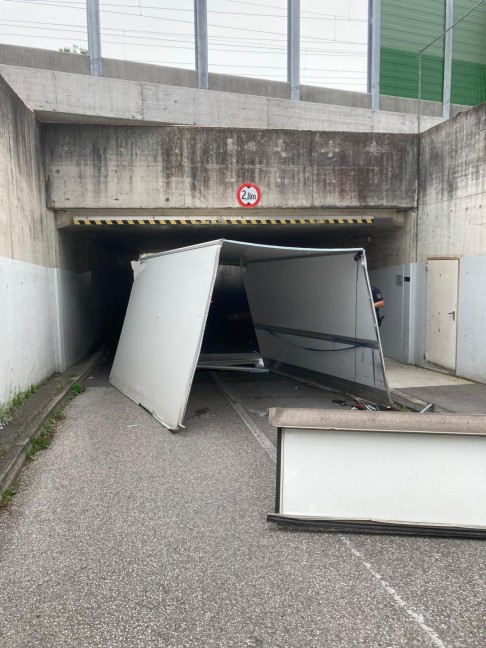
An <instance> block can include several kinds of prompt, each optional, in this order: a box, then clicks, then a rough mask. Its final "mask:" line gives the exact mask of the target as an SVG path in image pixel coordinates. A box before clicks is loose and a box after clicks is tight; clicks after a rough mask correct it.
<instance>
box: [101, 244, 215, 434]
mask: <svg viewBox="0 0 486 648" xmlns="http://www.w3.org/2000/svg"><path fill="white" fill-rule="evenodd" d="M220 250H221V242H220V241H216V242H215V243H213V244H211V245H205V246H199V247H195V248H191V249H186V250H185V251H184V253H183V254H181V253H171V254H162V255H160V256H154V257H151V258H149V259H147V260H146V261H145V262H144V263H143V264H142V269H141V270H140V271H139V273H138V274H137V277H136V279H135V282H134V284H133V289H132V293H131V296H130V302H129V304H128V310H127V314H126V316H125V322H124V324H123V330H122V334H121V337H120V341H119V343H118V348H117V352H116V356H115V361H114V363H113V368H112V371H111V375H110V382H111V383H112V384H113V385H114V386H115V387H117V388H118V389H119V390H120V391H122V392H123V393H124V394H126V395H127V396H129V397H130V398H131V399H132V400H134V401H135V402H136V403H138V404H140V405H142V406H143V407H145V408H146V409H148V410H149V412H151V414H153V416H155V418H156V419H157V420H159V421H160V422H161V423H162V424H163V425H165V426H166V427H168V428H170V429H177V428H178V427H180V425H181V423H182V420H183V418H184V412H185V409H186V405H187V399H188V397H189V392H190V389H191V385H192V379H193V376H194V371H195V369H196V364H197V359H198V357H199V353H200V350H201V342H202V336H203V333H204V327H205V325H206V319H207V315H208V309H209V304H210V301H211V294H212V291H213V286H214V281H215V277H216V270H217V267H218V258H219V254H220Z"/></svg>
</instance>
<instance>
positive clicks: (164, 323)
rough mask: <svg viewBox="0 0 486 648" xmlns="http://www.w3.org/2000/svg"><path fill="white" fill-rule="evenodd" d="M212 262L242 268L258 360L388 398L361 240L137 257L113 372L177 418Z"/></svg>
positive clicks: (219, 246) (208, 246)
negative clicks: (349, 244) (342, 245)
mask: <svg viewBox="0 0 486 648" xmlns="http://www.w3.org/2000/svg"><path fill="white" fill-rule="evenodd" d="M218 264H220V265H226V266H237V267H239V268H240V269H241V273H242V276H243V281H244V285H245V289H246V292H247V297H248V302H249V306H250V312H251V317H252V320H253V325H254V327H255V331H256V334H257V338H258V343H259V346H260V351H261V354H262V357H263V361H264V364H265V367H267V368H269V369H270V370H271V371H275V372H279V373H282V374H286V375H289V376H292V377H294V378H297V379H299V380H305V381H306V382H311V383H316V384H321V385H324V386H328V387H331V388H333V389H336V390H339V391H345V392H347V393H350V394H353V395H356V396H364V397H365V398H368V399H370V400H373V401H379V402H385V403H390V402H391V401H390V394H389V390H388V386H387V383H386V377H385V368H384V362H383V354H382V350H381V344H380V338H379V334H378V327H377V323H376V316H375V311H374V307H373V299H372V295H371V289H370V285H369V280H368V273H367V269H366V259H365V255H364V251H363V250H362V249H335V250H324V249H313V248H285V247H276V246H268V245H253V244H250V243H239V242H235V241H226V240H224V239H220V240H217V241H212V242H209V243H204V244H200V245H195V246H191V247H188V248H182V249H180V250H172V251H170V252H163V253H161V254H157V255H153V256H149V257H146V258H145V259H142V261H141V264H140V268H139V270H138V274H137V275H136V278H135V282H134V286H133V290H132V295H131V298H130V303H129V305H128V311H127V315H126V318H125V323H124V326H123V331H122V335H121V338H120V342H119V345H118V349H117V353H116V357H115V362H114V365H113V369H112V373H111V376H110V381H111V382H112V384H113V385H114V386H115V387H117V388H118V389H120V390H121V391H122V392H123V393H124V394H126V395H127V396H129V397H130V398H132V399H133V400H134V401H135V402H136V403H139V404H140V405H143V407H145V408H146V409H148V410H149V411H150V412H151V413H152V414H153V415H154V416H155V417H156V418H157V419H158V420H159V421H160V422H161V423H163V424H164V425H166V426H167V427H168V428H171V429H177V428H179V427H180V426H181V425H182V421H183V417H184V412H185V409H186V405H187V400H188V398H189V392H190V388H191V384H192V380H193V376H194V371H195V368H196V365H197V361H198V358H199V354H200V351H201V343H202V338H203V333H204V329H205V325H206V320H207V315H208V311H209V308H210V304H211V296H212V293H213V289H214V283H215V277H216V272H217V269H218Z"/></svg>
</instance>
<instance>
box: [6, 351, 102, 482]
mask: <svg viewBox="0 0 486 648" xmlns="http://www.w3.org/2000/svg"><path fill="white" fill-rule="evenodd" d="M104 353H105V349H100V350H99V351H96V352H95V353H93V354H91V355H89V356H87V357H85V358H84V359H83V360H82V361H81V362H79V363H78V364H76V365H75V366H74V367H71V368H70V369H69V370H68V371H66V372H65V373H63V374H58V375H54V376H52V377H51V378H50V379H49V380H48V382H47V384H46V385H44V386H43V387H42V388H41V389H40V390H39V394H35V396H39V398H37V399H36V401H37V402H36V403H35V404H34V407H27V406H28V405H31V404H30V403H29V401H30V400H31V399H29V401H26V403H25V404H24V405H23V406H22V407H21V408H20V411H19V414H18V416H17V417H16V419H15V420H14V421H13V423H11V424H9V426H15V427H17V428H18V432H17V434H16V438H15V441H14V443H12V445H11V446H10V447H9V448H8V450H7V451H6V453H5V455H4V456H3V457H2V458H1V459H0V495H1V494H3V493H4V492H5V491H6V490H7V489H8V488H9V487H10V486H11V485H12V484H13V483H14V481H15V480H16V479H17V477H18V476H19V474H20V471H21V470H22V468H23V466H24V464H25V461H26V457H27V452H28V450H29V447H30V444H31V442H32V439H34V438H35V437H36V436H38V435H39V434H40V432H41V431H42V427H43V425H44V423H45V422H46V421H47V420H48V419H49V418H50V417H51V416H52V415H53V413H54V412H55V411H56V410H57V409H58V408H59V407H60V406H61V405H62V404H63V403H64V402H66V401H68V400H69V399H70V397H71V387H72V385H73V384H74V383H75V382H78V383H84V382H85V381H86V379H87V377H88V375H89V374H90V373H91V372H92V371H93V369H94V367H95V366H96V365H97V364H98V363H99V362H100V360H101V358H102V357H103V354H104ZM59 385H61V388H59ZM41 392H42V393H41ZM32 398H33V397H32ZM29 410H31V411H30V412H29Z"/></svg>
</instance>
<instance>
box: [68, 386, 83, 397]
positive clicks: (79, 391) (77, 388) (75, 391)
mask: <svg viewBox="0 0 486 648" xmlns="http://www.w3.org/2000/svg"><path fill="white" fill-rule="evenodd" d="M84 390H85V387H84V385H82V384H81V383H78V382H75V383H73V384H72V385H71V398H76V396H79V394H82V393H83V392H84Z"/></svg>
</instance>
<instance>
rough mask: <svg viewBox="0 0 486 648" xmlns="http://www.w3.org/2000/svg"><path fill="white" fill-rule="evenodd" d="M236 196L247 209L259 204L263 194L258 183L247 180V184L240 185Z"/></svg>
mask: <svg viewBox="0 0 486 648" xmlns="http://www.w3.org/2000/svg"><path fill="white" fill-rule="evenodd" d="M236 197H237V198H238V202H239V203H240V205H241V206H242V207H244V208H245V209H251V208H252V207H256V206H257V205H258V203H259V202H260V198H261V197H262V194H261V192H260V189H259V187H257V185H256V184H253V183H252V182H245V184H242V185H240V186H239V187H238V189H237V191H236Z"/></svg>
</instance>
